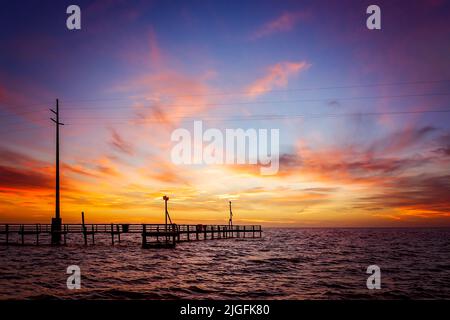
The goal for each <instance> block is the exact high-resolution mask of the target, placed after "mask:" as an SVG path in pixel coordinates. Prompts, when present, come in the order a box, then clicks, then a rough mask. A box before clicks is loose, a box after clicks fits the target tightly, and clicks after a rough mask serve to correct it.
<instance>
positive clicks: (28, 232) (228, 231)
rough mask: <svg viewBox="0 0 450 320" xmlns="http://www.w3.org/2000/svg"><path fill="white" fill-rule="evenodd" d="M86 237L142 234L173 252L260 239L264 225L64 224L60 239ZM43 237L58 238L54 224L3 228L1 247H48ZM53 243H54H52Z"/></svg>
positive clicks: (145, 242) (149, 244)
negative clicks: (190, 244) (185, 246)
mask: <svg viewBox="0 0 450 320" xmlns="http://www.w3.org/2000/svg"><path fill="white" fill-rule="evenodd" d="M75 234H78V235H82V236H83V240H84V244H85V245H88V244H95V239H96V236H97V235H109V236H110V237H111V244H112V245H114V244H115V243H116V242H118V243H120V242H121V235H124V234H140V235H141V237H142V247H143V248H170V247H175V245H176V244H177V243H179V242H185V241H201V240H213V239H230V238H260V237H261V236H262V229H261V226H260V225H204V224H195V225H193V224H180V225H179V224H174V223H172V224H123V223H121V224H117V223H111V224H83V223H82V224H62V225H61V229H60V231H58V235H57V237H60V238H61V240H62V241H63V243H64V244H67V243H68V242H69V241H71V240H72V239H70V238H71V235H75ZM42 235H44V236H47V238H49V239H54V238H55V229H54V228H52V225H51V224H1V225H0V243H2V244H4V245H30V244H31V245H39V244H44V242H43V241H42V240H43V239H42ZM50 243H52V242H51V241H50Z"/></svg>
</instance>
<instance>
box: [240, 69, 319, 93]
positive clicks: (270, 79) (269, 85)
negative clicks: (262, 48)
mask: <svg viewBox="0 0 450 320" xmlns="http://www.w3.org/2000/svg"><path fill="white" fill-rule="evenodd" d="M310 66H311V65H310V64H308V63H307V62H305V61H299V62H289V61H284V62H279V63H277V64H275V65H273V66H270V67H269V68H268V69H267V73H266V75H265V76H263V77H262V78H259V79H257V80H256V81H255V82H253V83H252V84H251V85H250V86H249V87H248V89H247V91H248V95H249V96H250V97H256V96H259V95H261V94H264V93H266V92H268V91H270V90H273V89H274V88H280V87H286V86H287V84H288V80H289V77H291V76H293V75H296V74H298V73H299V72H301V71H304V70H306V69H307V68H309V67H310Z"/></svg>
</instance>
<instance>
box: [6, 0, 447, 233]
mask: <svg viewBox="0 0 450 320" xmlns="http://www.w3.org/2000/svg"><path fill="white" fill-rule="evenodd" d="M373 3H376V4H378V5H379V6H380V8H381V12H382V29H381V30H368V29H367V28H366V18H367V16H368V15H367V14H366V8H367V6H368V5H370V4H373ZM71 4H78V5H79V6H80V8H81V13H82V29H81V30H79V31H69V30H68V29H67V28H66V18H67V16H68V15H67V14H66V8H67V6H68V5H71ZM449 21H450V4H449V2H448V1H440V0H418V1H378V0H377V1H357V0H355V1H179V2H169V1H120V0H117V1H112V0H105V1H100V0H97V1H78V0H77V1H8V2H5V3H2V5H1V9H0V125H1V129H0V222H40V223H49V222H50V218H51V217H52V216H53V214H54V184H55V182H54V157H55V153H54V152H55V135H54V125H53V123H52V122H51V121H50V119H49V118H50V117H51V116H52V114H51V112H50V111H49V108H53V107H54V105H55V99H56V98H59V99H60V111H61V121H62V122H63V123H65V126H63V127H61V184H62V191H61V215H62V219H63V222H79V221H80V212H81V211H84V212H85V214H86V219H87V222H105V223H108V222H123V221H127V222H135V223H139V222H148V223H152V222H154V223H156V222H163V219H164V215H163V200H162V196H163V195H168V196H169V197H170V201H169V210H170V214H171V217H172V220H173V221H174V222H175V223H198V222H202V223H224V224H225V223H226V222H227V219H228V200H232V201H233V206H234V207H233V212H234V219H235V220H234V222H235V223H248V224H250V223H252V224H253V223H255V224H256V223H257V224H263V225H265V226H304V227H309V226H313V227H322V226H323V227H329V226H363V227H364V226H450V112H449V111H450V59H449V57H450V41H449V39H450V23H449ZM194 120H203V122H204V126H206V127H207V128H218V129H220V130H225V129H226V128H243V129H248V128H255V129H259V128H266V129H280V146H281V149H280V152H281V156H280V171H279V172H278V174H277V175H273V176H262V175H260V172H259V166H258V165H239V166H238V165H215V166H211V165H209V166H207V165H175V164H173V163H172V161H171V158H170V151H171V149H172V147H173V146H174V143H173V142H171V140H170V136H171V133H172V132H173V130H174V129H176V128H186V129H188V130H190V131H191V130H192V128H193V121H194Z"/></svg>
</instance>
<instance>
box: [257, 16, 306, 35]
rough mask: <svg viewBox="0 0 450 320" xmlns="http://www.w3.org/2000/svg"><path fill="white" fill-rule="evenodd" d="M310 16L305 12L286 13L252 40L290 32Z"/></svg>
mask: <svg viewBox="0 0 450 320" xmlns="http://www.w3.org/2000/svg"><path fill="white" fill-rule="evenodd" d="M308 16H309V14H308V13H306V12H303V11H297V12H285V13H283V14H282V15H281V16H279V17H277V18H276V19H274V20H271V21H269V22H267V23H266V24H264V25H263V26H262V27H260V28H259V29H258V30H256V32H254V34H253V36H252V38H253V39H259V38H262V37H266V36H270V35H272V34H274V33H278V32H288V31H290V30H292V29H293V28H294V27H295V26H296V25H297V23H298V22H299V21H300V20H302V19H305V18H307V17H308Z"/></svg>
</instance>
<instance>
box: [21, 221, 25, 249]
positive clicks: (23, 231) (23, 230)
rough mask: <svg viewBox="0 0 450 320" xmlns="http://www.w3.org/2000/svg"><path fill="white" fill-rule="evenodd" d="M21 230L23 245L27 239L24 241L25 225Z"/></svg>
mask: <svg viewBox="0 0 450 320" xmlns="http://www.w3.org/2000/svg"><path fill="white" fill-rule="evenodd" d="M20 229H21V230H22V232H21V233H22V245H23V244H24V242H25V239H24V235H25V229H24V226H23V225H21V226H20Z"/></svg>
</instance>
